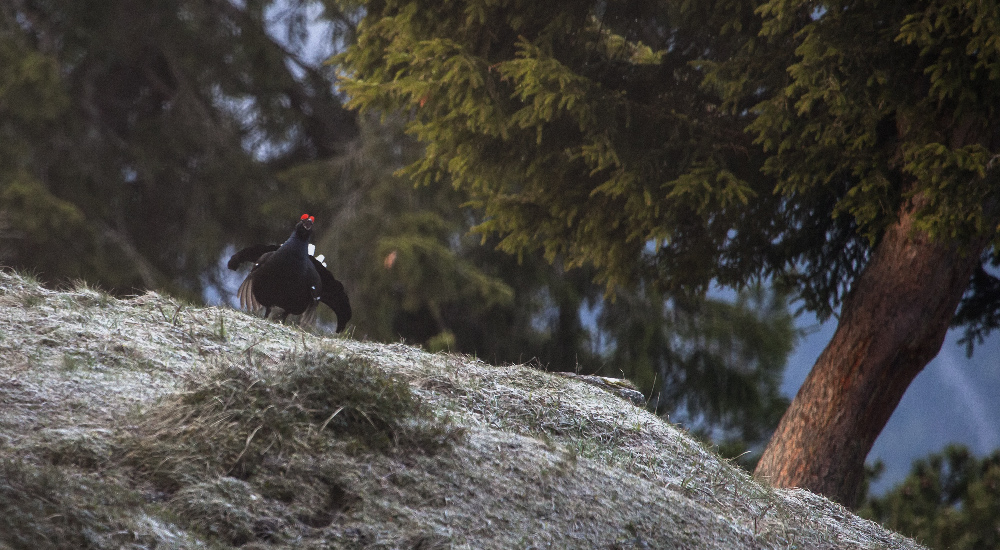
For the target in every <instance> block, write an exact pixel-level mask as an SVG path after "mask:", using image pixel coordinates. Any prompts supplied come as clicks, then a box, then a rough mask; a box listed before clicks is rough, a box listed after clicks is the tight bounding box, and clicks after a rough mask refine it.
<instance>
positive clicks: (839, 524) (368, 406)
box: [0, 270, 921, 550]
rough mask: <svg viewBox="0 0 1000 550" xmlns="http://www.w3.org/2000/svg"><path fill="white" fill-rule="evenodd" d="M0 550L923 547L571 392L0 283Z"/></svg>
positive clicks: (466, 365)
mask: <svg viewBox="0 0 1000 550" xmlns="http://www.w3.org/2000/svg"><path fill="white" fill-rule="evenodd" d="M0 312H2V314H0V549H2V550H6V549H7V548H18V549H19V548H32V549H33V550H46V549H50V548H52V549H80V548H86V549H89V548H93V549H102V550H103V549H113V548H114V549H117V548H132V549H140V548H148V549H153V548H156V549H163V548H212V549H228V548H237V547H238V548H243V549H253V550H263V549H271V550H274V549H279V548H317V549H319V548H345V549H346V548H351V549H368V548H371V549H374V548H406V549H410V548H423V549H434V548H441V549H444V548H468V549H506V548H606V549H633V548H635V549H639V548H707V549H713V548H715V549H734V548H735V549H740V548H747V549H750V548H753V549H758V548H809V549H834V548H836V549H840V548H859V549H860V548H864V549H869V548H870V549H876V548H878V549H883V548H885V549H903V548H921V546H919V545H918V544H916V543H914V542H913V541H911V540H908V539H905V538H903V537H901V536H899V535H896V534H894V533H891V532H889V531H887V530H885V529H883V528H881V527H880V526H878V525H876V524H874V523H871V522H868V521H865V520H862V519H859V518H857V517H856V516H854V515H852V514H851V513H850V512H848V511H847V510H845V509H843V508H841V507H840V506H837V505H835V504H833V503H831V502H829V501H827V500H825V499H823V498H821V497H817V496H815V495H812V494H810V493H808V492H805V491H798V490H791V491H789V490H776V489H774V488H771V487H768V486H766V485H763V484H760V483H758V482H755V481H754V480H752V479H751V478H750V477H749V476H748V475H747V474H746V473H745V472H743V471H742V470H740V469H738V468H736V467H734V466H732V465H731V464H729V463H727V462H726V461H723V460H720V459H719V458H718V457H717V456H716V455H715V454H714V453H712V452H711V451H710V450H708V449H705V448H704V447H703V446H701V445H700V444H698V443H697V442H695V441H694V440H693V439H692V438H690V437H689V436H687V434H685V433H683V432H682V431H680V430H678V429H676V428H675V427H674V426H671V425H670V424H669V423H666V422H664V421H663V420H662V419H660V418H658V417H656V416H654V415H652V414H650V413H649V412H648V411H646V410H644V409H642V408H641V407H637V406H635V405H634V404H632V403H631V402H629V401H626V400H624V399H622V398H621V397H619V396H617V395H613V394H612V393H609V392H608V391H605V390H604V389H601V388H599V387H595V386H594V385H593V384H592V383H587V382H586V381H580V380H576V379H572V378H566V377H562V376H556V375H552V374H549V373H545V372H541V371H538V370H535V369H532V368H530V367H526V366H516V365H512V366H504V367H497V366H492V365H487V364H485V363H483V362H481V361H476V360H474V359H471V358H468V357H460V356H455V355H449V354H428V353H425V352H423V351H421V350H418V349H414V348H411V347H407V346H404V345H398V344H397V345H381V344H374V343H365V342H357V341H353V340H350V339H346V338H343V337H332V336H328V335H324V334H318V333H311V332H306V331H303V330H301V329H299V328H297V327H291V326H285V325H279V324H274V323H270V322H267V321H263V320H261V319H259V318H255V317H252V316H250V315H247V314H245V313H241V312H237V311H233V310H231V309H223V308H203V307H197V306H193V305H191V304H187V303H184V302H181V301H178V300H175V299H173V298H170V297H168V296H162V295H159V294H156V293H147V294H144V295H142V296H137V297H134V298H131V299H128V300H119V299H117V298H114V297H112V296H109V295H107V294H105V293H102V292H101V291H99V290H96V289H93V288H90V287H88V286H86V285H84V284H76V285H74V286H72V287H71V288H68V289H65V290H61V291H55V290H50V289H46V288H43V287H41V286H40V285H39V284H38V283H37V281H35V280H33V279H32V278H30V277H27V276H24V275H21V274H18V273H14V272H10V271H4V270H0Z"/></svg>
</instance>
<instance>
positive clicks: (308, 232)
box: [295, 214, 316, 241]
mask: <svg viewBox="0 0 1000 550" xmlns="http://www.w3.org/2000/svg"><path fill="white" fill-rule="evenodd" d="M314 221H316V218H314V217H312V216H310V215H309V214H302V217H301V218H299V223H297V224H295V236H296V237H298V238H300V239H302V240H304V241H308V240H309V237H310V236H312V228H313V222H314Z"/></svg>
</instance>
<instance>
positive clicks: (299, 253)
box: [227, 214, 351, 332]
mask: <svg viewBox="0 0 1000 550" xmlns="http://www.w3.org/2000/svg"><path fill="white" fill-rule="evenodd" d="M315 221H316V218H315V217H314V216H310V215H309V214H302V217H301V218H300V219H299V222H298V223H296V224H295V229H294V230H293V231H292V234H291V236H289V237H288V240H286V241H285V242H284V243H283V244H281V245H280V246H279V245H276V244H256V245H253V246H248V247H246V248H244V249H243V250H240V251H239V252H237V253H236V254H233V256H232V257H231V258H229V263H228V264H227V267H229V269H231V270H233V271H235V270H237V269H239V268H240V266H241V265H243V264H244V263H246V262H254V265H253V268H252V269H251V270H250V273H249V274H248V275H247V277H246V279H244V280H243V283H242V284H241V285H240V288H239V290H238V291H237V296H239V298H240V307H241V308H242V309H249V310H251V311H258V310H260V308H264V317H265V318H270V317H271V310H272V309H274V308H277V309H279V310H280V312H276V313H275V318H276V320H278V321H284V320H285V319H286V318H287V317H288V316H289V315H302V317H301V318H300V322H309V321H310V320H311V319H312V317H313V315H314V314H315V311H316V306H317V304H318V303H319V302H323V303H324V304H326V305H327V306H329V307H330V309H332V310H333V312H334V313H336V314H337V332H341V331H343V330H344V327H346V326H347V322H348V321H350V319H351V302H350V300H349V299H348V298H347V292H345V291H344V285H343V284H342V283H341V282H340V281H338V280H337V279H335V278H334V277H333V274H332V273H330V270H328V269H327V268H326V262H325V261H323V260H324V258H323V256H319V257H318V258H317V257H314V256H313V255H312V254H313V252H314V251H315V246H314V245H312V244H310V243H309V239H310V237H312V231H313V223H315Z"/></svg>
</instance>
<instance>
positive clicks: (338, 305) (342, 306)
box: [310, 257, 351, 332]
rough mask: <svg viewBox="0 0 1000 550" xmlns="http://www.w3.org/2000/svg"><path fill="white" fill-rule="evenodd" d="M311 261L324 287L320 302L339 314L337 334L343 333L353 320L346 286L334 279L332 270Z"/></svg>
mask: <svg viewBox="0 0 1000 550" xmlns="http://www.w3.org/2000/svg"><path fill="white" fill-rule="evenodd" d="M310 259H311V260H312V263H313V266H314V267H315V268H316V271H317V272H319V279H320V282H321V283H322V285H323V287H322V289H321V291H320V295H319V301H320V302H323V303H324V304H326V305H327V306H329V307H330V309H332V310H333V312H334V313H336V314H337V332H341V331H342V330H344V327H346V326H347V322H348V321H350V320H351V301H350V300H349V299H348V298H347V292H345V291H344V285H343V284H341V282H340V281H338V280H337V279H334V278H333V273H330V270H328V269H327V268H326V267H324V266H323V264H322V263H321V262H320V261H319V260H317V259H316V258H312V257H310Z"/></svg>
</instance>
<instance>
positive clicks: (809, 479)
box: [754, 206, 985, 507]
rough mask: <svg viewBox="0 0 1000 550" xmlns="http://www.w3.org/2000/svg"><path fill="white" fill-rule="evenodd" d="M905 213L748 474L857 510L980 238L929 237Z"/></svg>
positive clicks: (936, 345)
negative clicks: (879, 443)
mask: <svg viewBox="0 0 1000 550" xmlns="http://www.w3.org/2000/svg"><path fill="white" fill-rule="evenodd" d="M913 221H914V208H912V206H910V207H907V208H906V209H905V211H904V212H903V213H902V214H901V216H900V219H899V221H898V222H897V223H896V224H895V225H893V226H891V227H890V228H889V229H888V230H887V231H886V233H885V235H884V236H883V238H882V241H881V242H880V243H879V244H878V245H877V246H876V247H875V250H874V251H873V252H872V257H871V259H870V260H869V263H868V265H867V266H866V267H865V269H864V270H863V271H862V273H861V275H859V277H858V279H857V280H856V281H855V283H854V285H853V287H852V289H851V292H850V294H849V295H848V296H847V297H846V298H845V300H844V302H843V305H842V308H841V316H840V323H839V324H838V326H837V330H836V332H835V333H834V335H833V339H832V340H831V341H830V343H829V344H828V345H827V347H826V349H825V350H824V351H823V353H822V354H821V355H820V356H819V359H817V360H816V364H815V365H814V366H813V368H812V371H811V372H810V373H809V376H808V377H807V378H806V381H805V382H804V383H803V384H802V388H800V389H799V392H798V394H797V395H796V396H795V399H794V400H793V401H792V403H791V406H790V407H789V408H788V411H786V412H785V415H784V417H782V419H781V422H780V423H779V424H778V428H777V430H776V431H775V433H774V436H773V437H772V438H771V441H770V443H768V446H767V448H766V449H765V450H764V455H763V456H762V457H761V460H760V462H759V463H758V465H757V469H756V471H755V472H754V475H755V476H756V477H757V478H759V479H764V480H767V481H769V482H770V483H771V484H773V485H774V486H777V487H802V488H804V489H809V490H810V491H813V492H815V493H819V494H821V495H824V496H826V497H828V498H831V499H833V500H835V501H837V502H839V503H841V504H844V505H845V506H848V507H853V506H855V505H856V501H857V498H858V496H859V495H858V491H859V487H860V484H861V482H862V477H863V474H864V461H865V457H866V456H867V455H868V452H869V451H870V450H871V447H872V445H873V444H874V443H875V438H876V437H878V434H879V433H880V432H881V431H882V428H883V427H885V424H886V422H888V420H889V417H890V416H891V415H892V412H893V411H894V410H895V409H896V406H897V405H898V404H899V401H900V399H902V397H903V393H904V392H905V391H906V388H907V387H908V386H909V385H910V382H911V381H913V379H914V378H915V377H916V376H917V374H918V373H920V371H921V370H922V369H923V368H924V365H926V364H927V363H928V362H929V361H930V360H931V359H933V358H934V356H935V355H937V353H938V351H940V349H941V344H942V342H943V341H944V337H945V333H947V331H948V324H949V321H950V320H951V318H952V316H953V315H954V314H955V309H956V307H957V306H958V303H959V301H960V299H961V297H962V294H963V293H964V292H965V290H966V288H967V287H968V285H969V280H970V277H971V275H972V272H973V270H974V268H975V267H976V266H977V265H978V261H979V256H980V253H981V252H982V250H983V248H984V246H985V241H983V242H980V243H967V246H966V247H964V248H961V247H959V246H957V245H956V244H955V243H947V242H941V241H935V240H931V239H930V238H929V237H928V235H927V234H926V233H924V232H922V231H918V230H916V229H914V227H913Z"/></svg>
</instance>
